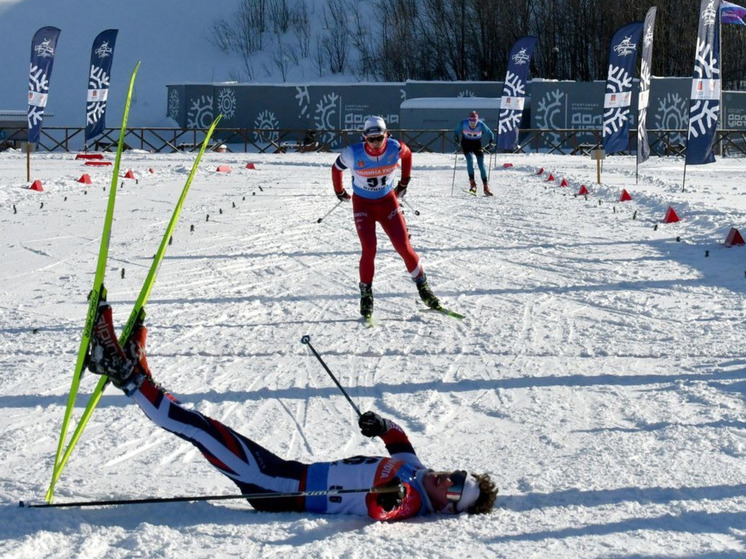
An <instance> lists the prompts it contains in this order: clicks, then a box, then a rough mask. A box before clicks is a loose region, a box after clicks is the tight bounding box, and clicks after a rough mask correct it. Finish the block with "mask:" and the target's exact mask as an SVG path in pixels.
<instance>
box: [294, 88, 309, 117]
mask: <svg viewBox="0 0 746 559" xmlns="http://www.w3.org/2000/svg"><path fill="white" fill-rule="evenodd" d="M295 98H296V99H297V101H298V108H299V109H300V113H298V117H304V116H305V115H306V113H307V112H308V107H309V106H310V104H311V96H310V95H309V93H308V87H306V86H305V85H303V86H296V88H295Z"/></svg>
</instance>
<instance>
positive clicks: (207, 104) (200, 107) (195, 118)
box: [187, 95, 213, 128]
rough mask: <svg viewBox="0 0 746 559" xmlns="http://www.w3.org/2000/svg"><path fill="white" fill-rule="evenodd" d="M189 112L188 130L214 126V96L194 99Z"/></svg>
mask: <svg viewBox="0 0 746 559" xmlns="http://www.w3.org/2000/svg"><path fill="white" fill-rule="evenodd" d="M191 103H192V104H191V107H189V110H188V111H187V128H209V126H210V124H212V120H213V116H212V95H201V96H200V97H198V98H197V99H192V101H191Z"/></svg>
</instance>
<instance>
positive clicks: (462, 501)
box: [88, 301, 497, 520]
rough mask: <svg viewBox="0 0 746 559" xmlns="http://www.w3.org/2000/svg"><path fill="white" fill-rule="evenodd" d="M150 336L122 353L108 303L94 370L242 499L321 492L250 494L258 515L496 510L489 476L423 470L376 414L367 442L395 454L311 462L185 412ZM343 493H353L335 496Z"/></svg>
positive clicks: (98, 328) (140, 334)
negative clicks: (150, 355) (151, 360)
mask: <svg viewBox="0 0 746 559" xmlns="http://www.w3.org/2000/svg"><path fill="white" fill-rule="evenodd" d="M146 334H147V331H146V329H145V328H144V327H143V326H142V325H141V324H139V325H137V326H135V328H134V330H133V333H132V336H131V337H130V341H129V342H128V343H127V345H126V350H125V349H122V347H121V346H120V345H119V342H118V341H117V335H116V332H115V331H114V326H113V323H112V311H111V306H109V304H108V303H106V302H105V301H104V302H102V303H101V304H100V305H99V307H98V314H97V316H96V321H95V323H94V327H93V335H92V337H91V351H90V355H89V358H88V368H89V369H90V370H91V371H92V372H94V373H96V374H104V375H107V376H108V377H109V379H110V380H111V381H112V383H113V384H114V386H116V387H118V388H120V389H121V390H123V391H124V393H125V394H126V395H127V396H129V397H130V398H132V399H133V400H134V401H135V403H136V404H137V405H138V406H140V409H142V411H143V412H144V413H145V415H147V416H148V418H149V419H150V420H152V421H153V422H154V423H155V424H156V425H158V426H159V427H162V428H163V429H165V430H166V431H169V432H171V433H173V434H175V435H176V436H178V437H180V438H182V439H184V440H187V441H189V442H190V443H192V444H193V445H194V446H196V447H197V448H198V449H199V451H200V452H201V453H202V454H203V455H204V456H205V458H206V459H207V460H208V461H209V462H210V464H211V465H212V466H214V467H215V468H216V469H218V471H220V472H221V473H222V474H224V475H226V476H227V477H228V478H229V479H230V480H231V481H233V483H235V484H236V485H237V486H238V487H239V489H240V490H241V492H242V494H247V493H262V494H266V493H278V494H284V493H297V492H319V493H320V494H317V495H308V496H292V495H290V496H283V495H278V496H277V497H275V498H261V499H260V498H258V497H257V498H253V499H252V498H250V497H247V498H248V500H249V502H250V503H251V505H252V506H253V507H254V508H255V509H256V510H262V511H271V512H287V511H299V512H301V511H308V512H313V513H321V514H355V515H360V516H369V517H371V518H373V519H375V520H404V519H406V518H411V517H413V516H421V515H425V514H431V513H445V514H458V513H461V512H467V513H469V514H478V513H487V512H490V511H491V510H492V508H493V505H494V502H495V499H496V497H497V489H496V488H495V484H494V483H493V482H492V480H490V478H489V476H488V475H486V474H483V475H474V474H469V473H467V472H465V471H463V470H457V471H443V472H436V471H433V470H430V469H427V468H425V466H423V465H422V463H421V462H420V459H419V458H418V457H417V455H416V454H415V452H414V448H412V445H411V443H410V442H409V439H408V438H407V435H406V434H405V433H404V431H403V430H402V429H401V428H400V427H399V426H398V425H396V424H395V423H394V422H393V421H390V420H388V419H384V418H382V417H380V416H379V415H377V414H375V413H373V412H366V413H364V414H362V415H361V416H360V420H359V422H358V424H359V426H360V429H361V432H362V434H363V435H365V436H366V437H380V438H381V439H382V440H383V442H384V444H385V445H386V450H388V452H389V454H390V456H389V457H383V456H353V457H350V458H345V459H343V460H335V461H332V462H316V463H312V464H305V463H302V462H298V461H295V460H284V459H282V458H280V457H279V456H276V455H275V454H273V453H272V452H270V451H269V450H267V449H265V448H264V447H262V446H260V445H258V444H257V443H255V442H254V441H252V440H251V439H249V438H248V437H245V436H243V435H241V434H240V433H238V432H236V431H234V430H233V429H231V428H230V427H227V426H225V425H223V424H222V423H220V422H219V421H216V420H215V419H212V418H210V417H207V416H205V415H202V414H201V413H199V412H197V411H194V410H191V409H188V408H186V407H183V406H182V405H181V404H180V403H179V402H178V401H177V400H176V399H175V398H174V397H173V396H171V395H170V394H169V393H168V392H166V390H164V389H163V388H162V387H161V386H159V385H158V384H156V383H155V381H153V377H152V374H151V372H150V370H149V368H148V364H147V360H146V357H145V336H146ZM357 489H361V491H356V490H357ZM339 490H352V491H349V492H347V493H343V494H340V493H338V492H335V491H339Z"/></svg>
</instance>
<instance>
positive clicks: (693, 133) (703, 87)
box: [686, 0, 721, 165]
mask: <svg viewBox="0 0 746 559" xmlns="http://www.w3.org/2000/svg"><path fill="white" fill-rule="evenodd" d="M720 1H721V0H702V3H701V5H700V8H699V29H698V32H697V52H696V55H695V57H694V78H693V79H692V95H691V98H690V100H689V128H688V130H687V141H686V164H687V165H704V164H705V163H712V162H713V161H715V155H714V154H713V146H714V144H715V130H716V129H717V124H718V118H719V115H720V87H721V86H720V9H719V8H720Z"/></svg>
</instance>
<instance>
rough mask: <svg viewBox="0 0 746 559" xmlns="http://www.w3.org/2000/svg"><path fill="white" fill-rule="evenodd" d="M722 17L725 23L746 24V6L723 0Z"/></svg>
mask: <svg viewBox="0 0 746 559" xmlns="http://www.w3.org/2000/svg"><path fill="white" fill-rule="evenodd" d="M720 17H721V18H722V21H723V23H735V24H736V25H746V22H744V19H746V8H744V7H743V6H739V5H738V4H733V3H732V2H726V1H725V0H723V2H722V4H720Z"/></svg>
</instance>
